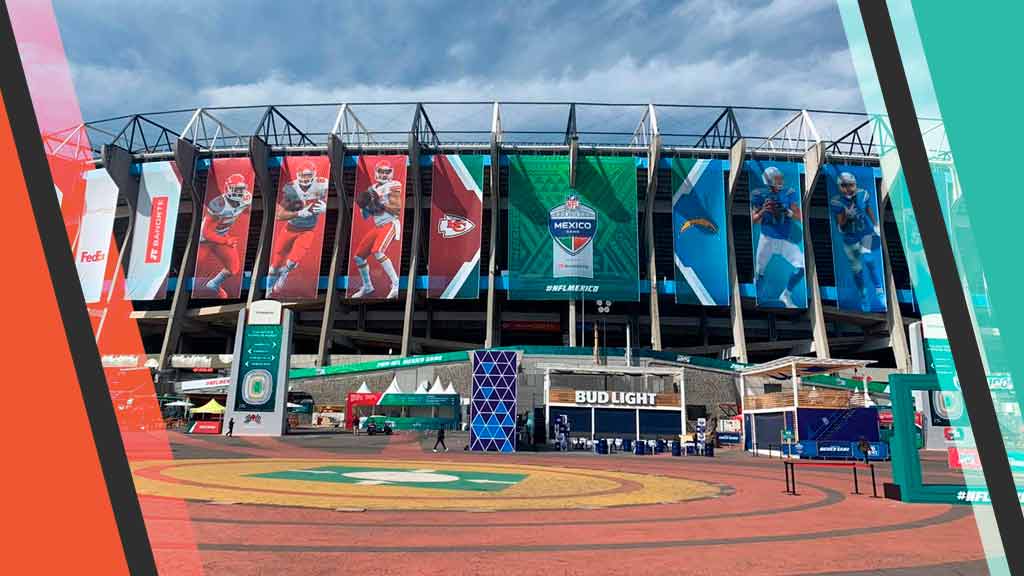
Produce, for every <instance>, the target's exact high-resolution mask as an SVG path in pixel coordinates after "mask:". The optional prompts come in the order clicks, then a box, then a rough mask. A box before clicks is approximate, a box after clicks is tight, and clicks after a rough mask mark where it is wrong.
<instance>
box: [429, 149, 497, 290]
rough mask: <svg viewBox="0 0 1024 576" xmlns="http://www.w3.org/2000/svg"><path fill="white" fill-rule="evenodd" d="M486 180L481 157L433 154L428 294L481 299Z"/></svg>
mask: <svg viewBox="0 0 1024 576" xmlns="http://www.w3.org/2000/svg"><path fill="white" fill-rule="evenodd" d="M483 181H484V157H483V156H459V155H455V154H453V155H447V156H446V155H443V154H438V155H436V156H434V174H433V179H432V182H433V190H432V193H431V196H430V254H429V258H428V260H427V270H428V274H429V277H430V280H429V283H428V285H427V297H428V298H440V299H444V300H454V299H457V298H458V299H462V298H479V297H480V236H481V232H482V230H483V226H481V224H482V223H483V212H484V205H483V192H482V188H483Z"/></svg>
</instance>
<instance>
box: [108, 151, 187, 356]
mask: <svg viewBox="0 0 1024 576" xmlns="http://www.w3.org/2000/svg"><path fill="white" fill-rule="evenodd" d="M101 154H102V156H103V167H104V168H105V169H106V171H107V173H108V174H110V178H111V179H112V180H113V181H114V183H115V184H117V193H118V195H119V196H122V197H123V198H124V199H125V202H127V203H128V229H127V230H125V232H124V239H123V240H121V246H120V247H119V250H120V251H119V252H118V258H117V262H115V263H114V274H113V276H111V286H110V290H108V291H107V303H108V306H105V307H104V308H103V316H102V317H101V318H100V322H99V326H97V328H96V341H97V342H99V341H100V336H101V335H102V334H103V326H104V325H105V324H106V320H107V314H108V313H109V303H110V300H111V299H112V298H113V297H114V288H115V286H116V283H117V282H118V279H119V278H121V277H122V276H123V275H122V273H121V271H122V270H123V269H124V266H125V263H126V262H129V252H131V246H132V243H131V238H132V235H133V234H134V230H135V213H136V212H137V209H138V205H139V179H138V178H136V177H135V176H133V175H132V162H133V159H132V155H131V153H130V152H128V151H127V150H125V149H124V148H121V147H120V146H115V145H113V144H105V145H104V146H103V148H102V151H101ZM177 216H178V215H177V214H174V215H173V217H175V218H177ZM122 282H123V281H122Z"/></svg>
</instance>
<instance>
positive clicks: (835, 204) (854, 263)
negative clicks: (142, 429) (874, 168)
mask: <svg viewBox="0 0 1024 576" xmlns="http://www.w3.org/2000/svg"><path fill="white" fill-rule="evenodd" d="M837 183H838V184H839V194H836V195H835V196H833V197H832V200H831V202H830V203H829V207H830V210H831V213H832V217H833V218H835V221H836V227H837V228H839V231H840V232H842V234H843V252H844V253H845V254H846V259H847V261H848V262H849V263H850V271H851V272H852V273H853V283H854V284H855V285H856V286H857V291H858V292H859V293H860V300H861V302H860V305H861V309H862V310H864V311H869V310H870V309H871V302H870V299H871V297H872V296H873V297H875V298H877V299H879V300H881V299H882V298H884V297H885V293H884V290H883V289H882V286H881V284H880V283H879V275H878V273H877V272H878V270H877V267H878V263H877V262H876V261H875V260H876V259H875V258H873V257H872V256H871V247H872V246H873V245H874V242H875V238H880V237H881V234H880V230H879V228H878V218H877V217H876V216H875V213H874V211H873V210H872V209H871V198H870V196H869V195H868V191H867V190H864V189H862V188H858V187H857V179H856V178H855V177H854V176H853V174H851V173H849V172H843V173H841V174H839V178H838V179H837ZM865 256H866V258H865ZM865 265H866V266H867V269H868V275H869V276H870V284H871V287H872V288H873V289H874V290H873V292H869V291H868V283H866V282H864V275H863V271H864V267H865Z"/></svg>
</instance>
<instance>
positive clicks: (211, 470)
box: [132, 458, 722, 511]
mask: <svg viewBox="0 0 1024 576" xmlns="http://www.w3.org/2000/svg"><path fill="white" fill-rule="evenodd" d="M132 468H133V473H134V476H135V485H136V489H137V491H138V492H139V494H140V495H144V496H163V497H169V498H179V499H188V500H200V501H214V502H233V503H239V504H263V505H272V506H298V507H307V508H327V509H336V508H361V509H366V510H435V511H437V510H450V511H465V510H474V511H475V510H558V509H562V510H565V509H577V508H588V509H589V508H605V507H618V506H640V505H652V504H665V503H675V502H683V501H687V500H695V499H701V498H710V497H717V496H720V495H722V492H721V489H720V488H719V487H718V486H715V485H712V484H710V483H707V482H702V481H697V480H689V479H685V478H678V477H671V476H661V475H656V474H639V473H630V472H619V471H611V470H595V469H581V468H567V467H556V466H538V465H526V464H490V463H478V462H474V463H468V462H467V463H463V462H458V461H441V460H432V461H421V460H386V461H382V460H372V459H370V460H364V459H357V458H353V459H347V458H338V459H281V458H244V459H216V460H177V461H150V462H140V463H137V464H134V465H133V466H132Z"/></svg>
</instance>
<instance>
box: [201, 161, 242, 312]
mask: <svg viewBox="0 0 1024 576" xmlns="http://www.w3.org/2000/svg"><path fill="white" fill-rule="evenodd" d="M255 179H256V174H255V171H254V170H253V168H252V163H251V162H250V161H249V159H248V158H217V159H214V161H213V163H212V164H211V165H210V173H209V175H208V176H207V178H206V196H205V199H204V202H205V206H204V208H203V224H202V230H201V232H200V236H199V248H198V250H199V252H198V254H197V256H196V273H195V283H194V284H193V285H192V297H193V298H215V299H220V300H225V299H230V298H238V297H240V296H241V295H242V272H243V270H244V266H245V251H246V244H248V240H249V217H250V212H251V210H250V209H251V207H252V190H253V183H254V181H255Z"/></svg>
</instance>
